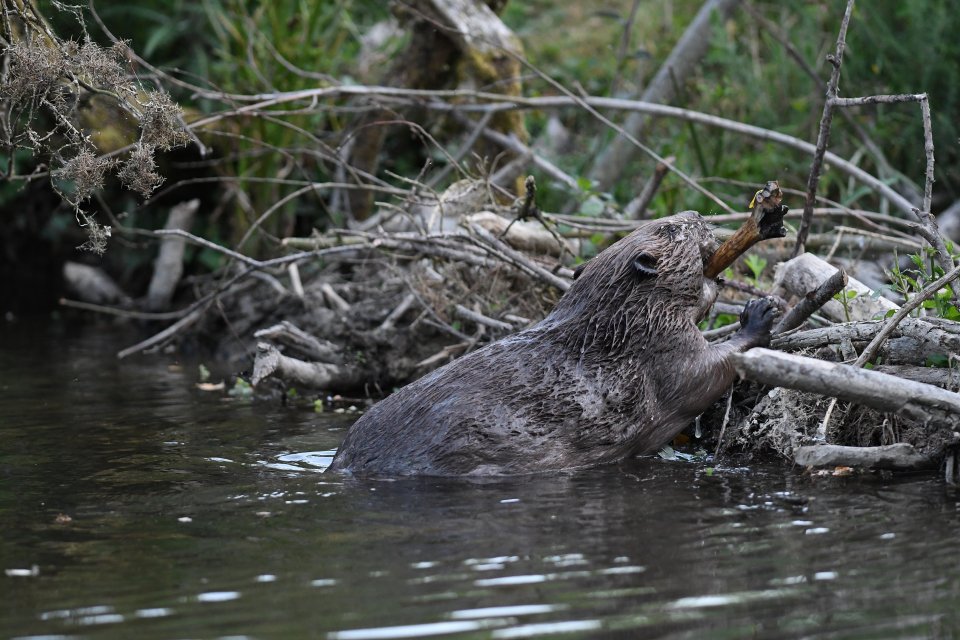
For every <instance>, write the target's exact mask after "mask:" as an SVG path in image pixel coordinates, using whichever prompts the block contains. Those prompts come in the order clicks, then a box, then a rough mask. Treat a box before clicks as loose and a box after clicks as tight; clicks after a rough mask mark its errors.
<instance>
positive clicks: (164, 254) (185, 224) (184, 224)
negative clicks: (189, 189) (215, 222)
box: [145, 198, 200, 311]
mask: <svg viewBox="0 0 960 640" xmlns="http://www.w3.org/2000/svg"><path fill="white" fill-rule="evenodd" d="M199 208H200V200H199V199H197V198H194V199H193V200H189V201H187V202H181V203H180V204H178V205H176V206H175V207H173V208H172V209H170V213H169V214H168V215H167V222H166V225H164V229H165V230H170V229H182V230H184V231H186V230H187V229H189V228H190V226H191V225H192V224H193V218H194V216H195V215H196V214H197V210H198V209H199ZM185 248H186V241H185V240H184V239H183V238H178V237H175V236H167V237H164V238H163V239H162V240H160V250H159V251H158V252H157V259H156V260H155V261H154V263H153V277H152V278H151V279H150V287H149V288H148V290H147V299H146V300H145V306H146V308H147V309H149V310H151V311H158V310H160V309H166V308H167V307H169V306H170V301H171V300H172V299H173V293H174V291H175V290H176V288H177V284H178V283H179V282H180V276H181V274H182V273H183V252H184V249H185Z"/></svg>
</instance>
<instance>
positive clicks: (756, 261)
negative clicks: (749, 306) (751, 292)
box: [743, 253, 767, 286]
mask: <svg viewBox="0 0 960 640" xmlns="http://www.w3.org/2000/svg"><path fill="white" fill-rule="evenodd" d="M743 263H744V264H745V265H747V268H748V269H750V273H752V274H753V278H752V279H751V280H752V284H753V285H754V286H756V284H757V282H758V281H759V280H760V275H761V274H762V273H763V270H764V269H766V268H767V259H766V258H761V257H760V256H758V255H756V254H755V253H751V254H750V255H748V256H747V257H746V258H744V259H743Z"/></svg>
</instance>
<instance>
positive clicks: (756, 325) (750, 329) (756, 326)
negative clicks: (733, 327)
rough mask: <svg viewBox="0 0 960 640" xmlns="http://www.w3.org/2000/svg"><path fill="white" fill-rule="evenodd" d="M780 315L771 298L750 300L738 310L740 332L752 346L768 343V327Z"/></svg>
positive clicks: (763, 345)
mask: <svg viewBox="0 0 960 640" xmlns="http://www.w3.org/2000/svg"><path fill="white" fill-rule="evenodd" d="M779 315H780V308H779V307H778V306H777V303H776V301H775V300H774V299H773V298H758V299H756V300H750V301H749V302H747V304H746V306H744V307H743V311H741V312H740V334H741V335H743V336H745V337H747V338H748V339H749V342H750V346H752V347H765V346H767V345H768V344H770V329H772V328H773V323H774V322H775V321H776V319H777V317H778V316H779Z"/></svg>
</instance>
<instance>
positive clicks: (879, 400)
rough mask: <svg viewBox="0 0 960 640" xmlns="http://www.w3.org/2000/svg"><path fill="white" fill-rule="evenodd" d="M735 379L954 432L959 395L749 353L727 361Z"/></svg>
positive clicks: (810, 361) (766, 352) (959, 416)
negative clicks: (851, 404) (835, 400)
mask: <svg viewBox="0 0 960 640" xmlns="http://www.w3.org/2000/svg"><path fill="white" fill-rule="evenodd" d="M730 357H731V360H732V362H733V365H734V367H735V368H736V369H737V371H738V372H739V373H740V375H741V376H743V377H746V378H749V379H750V380H754V381H756V382H760V383H763V384H767V385H770V386H774V387H787V388H789V389H797V390H799V391H806V392H810V393H816V394H819V395H822V396H827V397H835V398H839V399H841V400H845V401H848V402H854V403H857V404H862V405H865V406H868V407H871V408H874V409H877V410H879V411H886V412H889V413H896V414H899V415H902V416H905V417H908V418H911V419H914V420H917V421H919V422H922V423H925V424H928V425H937V426H945V427H951V428H953V427H956V425H957V424H958V422H960V394H957V393H953V392H951V391H946V390H944V389H940V388H939V387H934V386H932V385H929V384H923V383H921V382H913V381H911V380H904V379H902V378H898V377H896V376H891V375H887V374H885V373H880V372H877V371H871V370H868V369H859V368H856V367H851V366H848V365H843V364H836V363H832V362H824V361H823V360H817V359H815V358H806V357H803V356H797V355H791V354H787V353H781V352H779V351H772V350H770V349H760V348H755V349H751V350H750V351H747V352H746V353H739V354H733V355H731V356H730Z"/></svg>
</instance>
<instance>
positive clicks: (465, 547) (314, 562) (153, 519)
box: [0, 321, 960, 640]
mask: <svg viewBox="0 0 960 640" xmlns="http://www.w3.org/2000/svg"><path fill="white" fill-rule="evenodd" d="M133 341H134V336H124V335H123V332H122V330H120V329H117V328H114V327H109V326H107V327H98V328H92V329H87V330H78V329H72V328H70V327H69V326H68V325H64V324H50V323H36V322H24V321H20V322H17V323H12V324H7V325H6V326H5V327H4V331H3V332H2V335H0V399H2V403H0V531H2V534H3V535H2V539H0V569H3V573H2V574H0V595H2V597H0V637H16V638H21V637H47V638H50V637H71V638H72V637H76V638H131V637H135V638H138V640H147V639H150V638H187V637H189V638H228V637H229V638H238V637H245V638H297V637H304V638H341V639H350V638H353V639H363V638H410V637H452V638H524V637H538V638H539V637H560V638H577V637H586V638H652V637H675V638H701V637H711V638H742V637H758V638H795V637H796V638H799V637H804V638H808V637H814V638H877V637H944V638H949V637H955V636H956V635H958V630H960V544H958V534H960V495H958V494H957V492H956V491H954V490H951V489H949V488H947V487H945V486H943V484H942V483H941V482H940V481H939V480H938V479H937V478H934V477H931V476H924V475H918V476H897V477H880V476H866V477H859V478H810V477H808V476H806V475H804V474H802V473H800V472H797V471H793V470H791V469H789V468H783V467H780V466H771V467H763V468H752V469H739V468H724V467H723V466H720V467H719V468H717V469H715V470H713V469H711V468H710V467H709V466H708V465H706V464H689V463H678V462H667V461H662V460H657V459H646V460H638V461H636V462H631V463H630V464H628V465H623V466H620V467H615V468H606V469H600V470H595V471H590V472H585V473H579V474H575V475H549V476H543V477H533V478H524V479H520V480H498V481H490V482H468V481H456V480H433V479H431V480H422V479H421V480H417V479H413V480H400V481H392V482H391V481H357V480H344V479H343V478H339V477H330V476H325V475H323V474H322V473H320V470H321V469H322V468H323V466H324V465H325V464H326V463H327V462H328V461H329V456H330V455H332V453H333V451H334V450H335V449H336V447H337V445H338V443H339V442H340V440H341V439H342V438H343V436H344V434H345V429H346V427H347V426H349V423H350V420H351V417H350V416H348V415H334V414H324V415H317V414H314V413H312V412H309V411H306V410H303V409H297V410H295V409H288V408H283V407H280V406H275V405H272V404H268V403H252V402H250V401H247V400H242V399H236V398H231V397H229V396H226V395H224V394H222V393H211V392H204V391H200V390H199V389H197V388H196V386H195V383H196V382H197V372H196V367H195V364H191V363H183V362H177V361H176V360H174V359H173V357H171V356H152V357H141V358H134V359H132V360H130V361H123V362H119V363H118V362H117V361H116V360H115V359H114V357H113V353H115V351H116V350H117V348H118V347H122V346H125V345H126V344H129V343H131V342H133Z"/></svg>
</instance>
